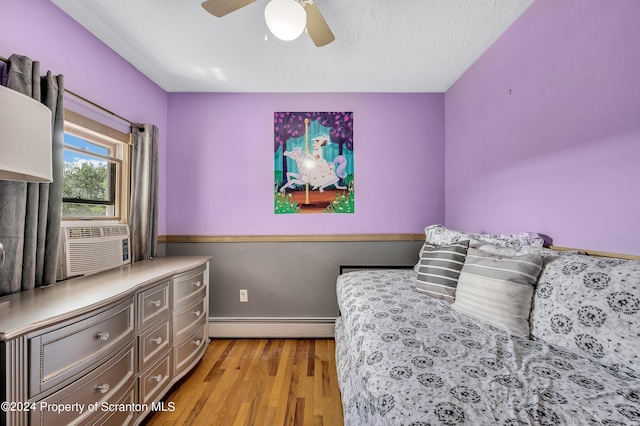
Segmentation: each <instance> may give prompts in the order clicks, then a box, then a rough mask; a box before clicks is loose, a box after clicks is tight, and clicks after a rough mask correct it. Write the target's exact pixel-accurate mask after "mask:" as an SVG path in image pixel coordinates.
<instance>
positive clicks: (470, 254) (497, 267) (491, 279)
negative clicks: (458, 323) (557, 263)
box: [451, 248, 542, 338]
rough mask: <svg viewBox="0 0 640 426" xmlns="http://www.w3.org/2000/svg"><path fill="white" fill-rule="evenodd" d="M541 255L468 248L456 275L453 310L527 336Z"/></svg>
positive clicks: (521, 335)
mask: <svg viewBox="0 0 640 426" xmlns="http://www.w3.org/2000/svg"><path fill="white" fill-rule="evenodd" d="M541 269H542V256H540V255H537V254H526V255H522V256H498V255H492V254H489V253H485V252H482V251H480V250H477V249H473V248H470V249H469V250H468V251H467V257H466V259H465V263H464V266H463V267H462V271H461V272H460V277H459V278H458V287H457V289H456V300H455V302H454V303H453V304H452V305H451V307H452V308H453V309H455V310H456V311H458V312H460V313H463V314H465V315H468V316H470V317H473V318H476V319H478V320H480V321H482V322H484V323H486V324H489V325H491V326H493V327H496V328H499V329H501V330H504V331H507V332H509V333H511V334H513V335H515V336H520V337H527V338H528V337H529V313H530V311H531V300H532V298H533V292H534V287H535V284H536V281H537V279H538V276H539V275H540V271H541Z"/></svg>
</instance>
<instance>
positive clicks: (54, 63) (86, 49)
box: [0, 0, 167, 234]
mask: <svg viewBox="0 0 640 426" xmlns="http://www.w3.org/2000/svg"><path fill="white" fill-rule="evenodd" d="M0 17H1V18H2V20H1V21H0V56H4V57H5V58H6V57H9V56H10V55H11V54H13V53H18V54H21V55H26V56H29V57H30V58H32V59H34V60H38V61H40V63H41V70H42V72H44V71H46V70H51V71H52V72H53V73H54V74H64V78H65V85H66V88H67V89H69V90H71V91H73V92H74V93H77V94H79V95H81V96H83V97H85V98H87V99H90V100H91V101H93V102H95V103H97V104H99V105H102V106H103V107H105V108H107V109H109V110H111V111H114V112H116V113H118V114H119V115H121V116H123V117H126V118H127V119H129V120H133V121H136V122H144V123H153V124H155V125H156V126H158V128H159V130H160V141H159V151H160V153H159V156H160V162H161V170H162V169H165V168H166V165H165V163H166V155H165V151H166V144H167V142H166V141H167V94H166V92H165V91H164V90H162V89H161V88H160V87H159V86H157V85H156V84H155V83H153V82H152V81H151V80H149V79H148V78H147V77H145V76H144V75H142V74H141V73H140V72H139V71H138V70H136V69H135V68H134V67H133V66H132V65H131V64H129V63H128V62H126V61H125V60H124V59H122V58H121V57H120V56H118V55H117V54H116V53H115V52H113V51H112V50H111V49H110V48H109V47H107V46H106V45H104V44H103V43H102V42H101V41H99V40H98V39H97V38H95V37H94V36H93V35H92V34H91V33H89V32H88V31H86V30H85V29H84V28H83V27H82V26H80V25H79V24H78V23H77V22H75V21H74V20H72V19H71V18H70V17H68V16H67V15H66V14H65V13H64V12H62V11H61V10H60V9H59V8H58V7H57V6H55V5H54V4H53V3H51V2H49V1H44V0H19V1H18V0H1V1H0ZM72 100H73V99H71V98H70V101H72ZM67 107H68V108H71V109H75V108H74V106H72V102H67ZM76 107H77V105H76ZM79 112H82V111H79ZM164 188H165V175H164V174H163V173H160V188H159V193H160V194H159V198H160V219H159V233H160V234H164V233H165V228H166V225H165V219H166V216H165V214H164V211H165V204H166V202H165V190H164Z"/></svg>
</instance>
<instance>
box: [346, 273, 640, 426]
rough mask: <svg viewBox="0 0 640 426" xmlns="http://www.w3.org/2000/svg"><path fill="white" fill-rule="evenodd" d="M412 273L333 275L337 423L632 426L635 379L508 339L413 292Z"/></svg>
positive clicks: (638, 412)
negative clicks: (337, 314)
mask: <svg viewBox="0 0 640 426" xmlns="http://www.w3.org/2000/svg"><path fill="white" fill-rule="evenodd" d="M415 279H416V274H415V273H414V272H413V271H411V270H388V271H387V270H383V271H358V272H350V273H348V274H344V275H341V276H340V277H339V279H338V286H337V293H338V303H339V306H340V311H341V317H340V318H338V320H337V322H336V356H337V363H338V378H339V384H340V390H341V392H342V403H343V409H344V422H345V425H348V426H363V425H376V426H378V425H380V426H381V425H414V426H417V425H462V424H465V425H509V426H515V425H609V426H612V425H640V377H638V375H637V374H636V373H634V372H633V371H632V370H630V369H628V368H624V367H617V368H616V367H613V368H612V367H609V368H606V367H603V366H601V365H600V364H595V363H592V362H590V361H588V360H587V359H585V358H582V357H580V356H578V355H575V354H572V353H568V352H566V351H563V350H559V349H554V348H553V347H549V346H547V345H545V344H543V343H540V342H536V341H533V340H527V339H521V338H517V337H512V336H510V335H508V334H507V333H504V332H502V331H499V330H497V329H494V328H492V327H489V326H486V325H484V324H482V323H479V322H476V321H474V320H471V319H470V318H469V317H466V316H464V315H462V314H460V313H457V312H455V311H453V310H452V309H449V304H448V303H446V302H443V301H440V300H438V299H433V298H431V297H430V296H427V295H425V294H421V293H419V292H417V291H416V290H415Z"/></svg>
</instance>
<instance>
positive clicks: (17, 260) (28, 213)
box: [0, 55, 64, 295]
mask: <svg viewBox="0 0 640 426" xmlns="http://www.w3.org/2000/svg"><path fill="white" fill-rule="evenodd" d="M63 80H64V79H63V76H62V75H58V76H54V75H52V74H51V72H50V71H49V72H47V75H46V76H44V77H41V76H40V63H39V62H37V61H32V60H31V59H30V58H28V57H26V56H20V55H11V57H10V58H9V61H8V63H7V64H6V65H5V66H4V68H3V70H2V85H3V86H6V87H8V88H10V89H14V90H17V91H18V92H20V93H23V94H25V95H27V96H30V97H32V98H33V99H36V100H37V101H39V102H42V103H43V104H44V105H46V106H47V107H48V108H49V109H50V110H51V111H52V121H53V122H52V125H53V126H52V129H53V135H52V137H53V144H52V150H53V152H52V159H53V182H52V183H24V182H9V181H0V242H2V244H3V245H4V247H5V252H6V261H5V265H4V268H3V269H2V270H0V295H5V294H11V293H17V292H19V291H24V290H29V289H32V288H34V287H39V286H43V285H48V284H52V283H55V279H56V265H57V256H58V241H59V238H60V217H61V209H62V169H63V158H62V155H63V143H64V106H63V97H64V84H63ZM0 155H1V153H0Z"/></svg>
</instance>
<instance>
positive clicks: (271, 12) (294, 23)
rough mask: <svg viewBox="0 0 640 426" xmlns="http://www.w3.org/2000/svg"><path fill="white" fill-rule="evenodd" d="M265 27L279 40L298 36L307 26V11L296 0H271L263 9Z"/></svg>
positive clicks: (288, 39) (287, 39) (292, 38)
mask: <svg viewBox="0 0 640 426" xmlns="http://www.w3.org/2000/svg"><path fill="white" fill-rule="evenodd" d="M264 19H265V21H267V27H268V28H269V31H271V33H273V35H274V36H276V37H278V38H279V39H280V40H285V41H290V40H295V39H296V38H298V37H300V34H302V32H303V31H304V29H305V28H306V26H307V13H306V12H305V10H304V6H302V5H301V4H300V3H298V2H297V1H296V0H271V1H270V2H269V4H267V7H266V8H265V9H264Z"/></svg>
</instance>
